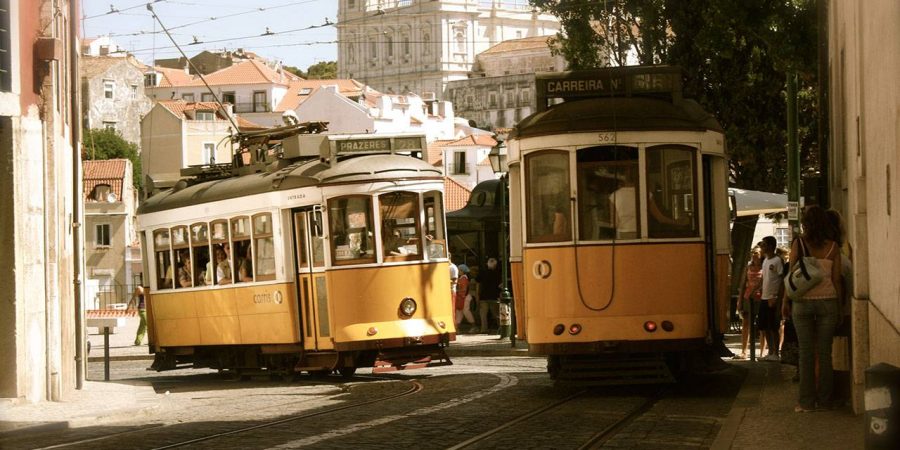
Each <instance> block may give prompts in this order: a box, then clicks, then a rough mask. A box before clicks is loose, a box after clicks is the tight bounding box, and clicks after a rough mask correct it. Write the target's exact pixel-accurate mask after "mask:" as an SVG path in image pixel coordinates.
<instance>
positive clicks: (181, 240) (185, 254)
mask: <svg viewBox="0 0 900 450" xmlns="http://www.w3.org/2000/svg"><path fill="white" fill-rule="evenodd" d="M172 250H174V254H175V280H174V281H175V288H176V289H177V288H189V287H193V286H194V275H193V274H194V270H193V266H192V265H191V248H190V246H189V243H188V227H186V226H180V227H174V228H172Z"/></svg>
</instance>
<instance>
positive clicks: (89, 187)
mask: <svg viewBox="0 0 900 450" xmlns="http://www.w3.org/2000/svg"><path fill="white" fill-rule="evenodd" d="M81 166H82V168H83V171H84V173H83V175H82V179H83V185H84V191H83V193H84V198H85V199H88V198H89V197H90V195H91V193H92V192H94V188H95V187H97V185H101V184H105V185H108V186H109V187H110V188H111V189H112V192H114V193H115V194H116V198H117V199H119V200H121V199H122V187H123V186H122V185H123V184H124V180H125V169H127V168H128V160H127V159H105V160H87V161H82V163H81Z"/></svg>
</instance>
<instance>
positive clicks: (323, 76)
mask: <svg viewBox="0 0 900 450" xmlns="http://www.w3.org/2000/svg"><path fill="white" fill-rule="evenodd" d="M306 78H307V79H310V80H332V79H335V78H337V62H335V61H323V62H320V63H316V64H313V65H311V66H309V69H307V71H306Z"/></svg>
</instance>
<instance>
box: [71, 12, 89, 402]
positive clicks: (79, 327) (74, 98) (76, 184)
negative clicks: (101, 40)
mask: <svg viewBox="0 0 900 450" xmlns="http://www.w3.org/2000/svg"><path fill="white" fill-rule="evenodd" d="M78 3H79V1H78V0H69V44H70V47H69V78H70V81H69V86H70V87H71V89H69V101H70V102H71V105H70V107H69V111H70V114H71V117H70V119H69V129H70V130H71V135H72V249H73V252H72V259H73V261H72V291H73V299H74V302H75V305H74V306H75V389H83V388H84V379H85V372H86V370H85V369H86V367H85V366H86V364H85V363H86V361H87V358H86V357H85V344H84V342H85V328H84V305H83V304H82V298H81V293H82V284H81V276H82V274H81V268H82V260H81V259H82V254H81V245H82V242H81V233H82V230H81V223H82V220H81V219H82V217H81V216H82V210H81V206H82V202H83V201H84V199H83V196H82V195H81V145H80V144H81V116H80V115H79V114H78V112H79V111H80V110H81V104H80V102H79V95H78V90H79V88H80V87H81V84H80V83H79V79H78V47H79V45H76V44H78V42H79V39H76V38H80V36H79V35H78V24H79V22H81V20H80V18H79V17H80V16H79V15H78Z"/></svg>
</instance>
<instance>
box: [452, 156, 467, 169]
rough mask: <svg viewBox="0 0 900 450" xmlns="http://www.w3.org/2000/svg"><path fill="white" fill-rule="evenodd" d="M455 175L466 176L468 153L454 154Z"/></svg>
mask: <svg viewBox="0 0 900 450" xmlns="http://www.w3.org/2000/svg"><path fill="white" fill-rule="evenodd" d="M453 174H454V175H465V174H466V152H454V153H453Z"/></svg>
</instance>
